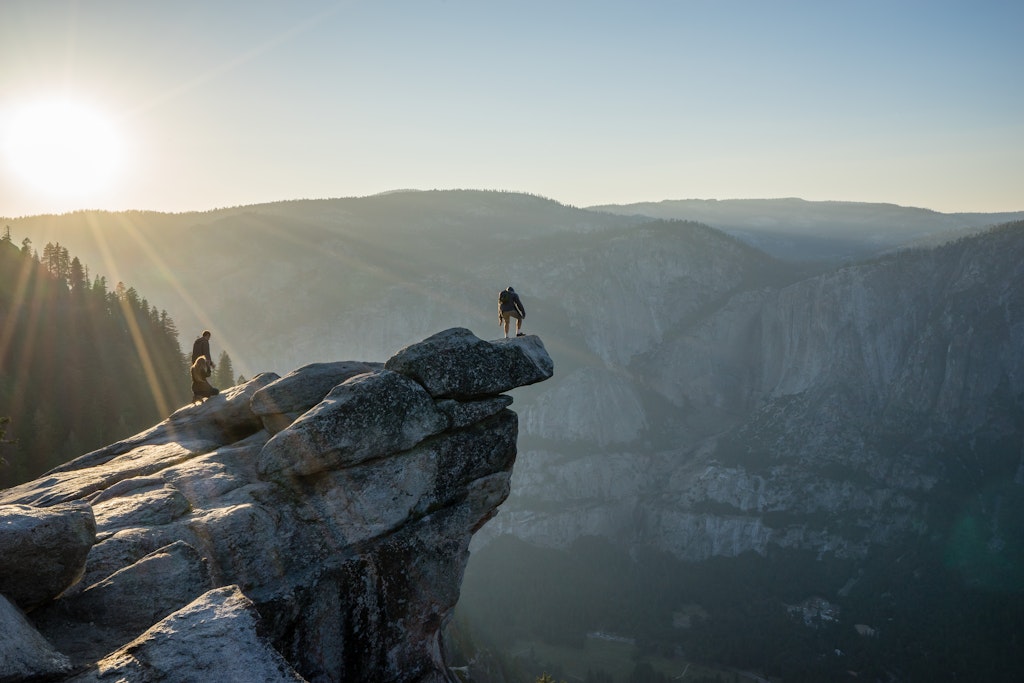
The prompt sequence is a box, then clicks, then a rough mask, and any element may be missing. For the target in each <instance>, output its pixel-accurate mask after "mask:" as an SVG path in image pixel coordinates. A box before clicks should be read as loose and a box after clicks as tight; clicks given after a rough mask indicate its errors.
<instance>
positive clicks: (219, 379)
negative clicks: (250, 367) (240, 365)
mask: <svg viewBox="0 0 1024 683" xmlns="http://www.w3.org/2000/svg"><path fill="white" fill-rule="evenodd" d="M212 379H213V386H215V387H217V388H218V389H226V388H228V387H233V386H235V369H234V368H233V367H232V366H231V356H229V355H228V352H227V351H221V352H220V358H218V359H217V369H216V370H215V371H214V373H213V378H212Z"/></svg>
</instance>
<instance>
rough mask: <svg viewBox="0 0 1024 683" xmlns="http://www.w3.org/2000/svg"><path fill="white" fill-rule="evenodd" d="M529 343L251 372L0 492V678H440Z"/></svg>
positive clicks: (505, 470) (504, 469)
mask: <svg viewBox="0 0 1024 683" xmlns="http://www.w3.org/2000/svg"><path fill="white" fill-rule="evenodd" d="M552 371H553V364H552V362H551V358H550V356H549V355H548V353H547V351H546V350H545V348H544V345H543V343H542V342H541V341H540V339H539V338H537V337H535V336H527V337H523V338H519V339H511V340H499V341H496V342H485V341H481V340H480V339H478V338H477V337H475V336H474V335H473V334H472V333H470V332H469V331H468V330H465V329H461V328H456V329H450V330H447V331H445V332H441V333H438V334H436V335H433V336H431V337H430V338H428V339H426V340H424V341H423V342H420V343H418V344H414V345H411V346H409V347H406V348H404V349H402V350H401V351H399V352H398V353H397V354H395V355H394V356H392V357H391V358H390V359H389V360H388V361H387V362H386V363H364V362H351V361H349V362H337V363H318V364H313V365H308V366H304V367H302V368H300V369H298V370H296V371H294V372H292V373H290V374H288V375H285V376H283V377H279V376H277V375H275V374H273V373H265V374H261V375H258V376H257V377H255V378H254V379H252V380H251V381H249V382H248V383H246V384H244V385H240V386H237V387H233V388H230V389H228V390H226V391H224V392H223V393H222V394H221V395H219V396H216V397H214V398H212V399H208V400H207V401H205V402H204V403H201V404H198V405H190V406H186V407H184V408H181V409H180V410H178V411H176V412H175V413H174V414H173V415H171V416H170V417H169V418H168V419H167V420H165V421H164V422H162V423H160V424H158V425H156V426H154V427H152V428H151V429H149V430H147V431H145V432H143V433H140V434H138V435H136V436H134V437H131V438H129V439H125V440H124V441H121V442H118V443H115V444H112V445H110V446H108V447H106V448H103V449H100V450H97V451H94V452H92V453H88V454H86V455H83V456H81V457H80V458H78V459H76V460H74V461H72V462H69V463H67V464H66V465H64V466H62V467H60V468H58V469H55V470H53V471H51V472H49V473H47V474H46V475H44V476H43V477H41V478H39V479H37V480H35V481H32V482H28V483H26V484H23V485H20V486H17V487H14V488H11V489H7V490H4V491H0V631H2V632H3V633H4V639H3V641H2V642H0V681H15V680H32V679H36V680H58V681H62V680H66V681H75V682H76V683H86V682H87V681H104V680H132V681H157V680H159V681H186V680H189V681H191V680H198V679H199V678H201V679H203V680H221V681H254V680H261V681H298V680H308V681H341V680H374V681H447V680H452V676H451V674H450V673H449V672H448V670H447V668H446V665H445V662H444V656H443V650H442V644H441V632H442V628H443V626H444V625H445V623H446V622H447V620H448V619H449V618H450V615H451V612H452V609H453V608H454V606H455V603H456V601H457V599H458V596H459V588H460V583H461V580H462V575H463V571H464V568H465V564H466V561H467V558H468V546H469V542H470V538H471V537H472V535H473V534H474V532H476V531H477V530H478V529H479V528H480V526H481V525H483V524H484V523H485V522H486V521H487V520H488V519H490V518H491V517H492V516H493V515H494V514H495V512H496V509H497V507H498V505H500V504H501V503H502V501H503V500H504V499H505V498H506V496H507V495H508V492H509V478H510V475H511V472H512V466H513V462H514V461H515V457H516V437H517V432H518V421H517V416H516V414H515V413H513V412H512V411H511V410H509V409H508V406H509V405H510V404H511V403H512V399H511V397H509V396H507V395H505V393H504V392H506V391H508V390H510V389H512V388H515V387H517V386H523V385H527V384H532V383H535V382H540V381H543V380H545V379H547V378H549V377H551V376H552Z"/></svg>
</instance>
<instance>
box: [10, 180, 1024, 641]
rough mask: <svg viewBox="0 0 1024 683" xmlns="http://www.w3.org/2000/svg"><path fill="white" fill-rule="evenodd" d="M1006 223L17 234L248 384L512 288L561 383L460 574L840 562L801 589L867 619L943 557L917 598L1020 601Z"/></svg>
mask: <svg viewBox="0 0 1024 683" xmlns="http://www.w3.org/2000/svg"><path fill="white" fill-rule="evenodd" d="M1022 219H1024V212H1019V213H1011V214H939V213H935V212H932V211H926V210H923V209H911V208H904V207H898V206H893V205H881V204H855V203H842V202H806V201H802V200H798V199H781V200H735V201H719V202H713V201H701V200H682V201H667V202H661V203H657V204H643V205H630V206H604V207H592V208H590V209H575V208H571V207H567V206H564V205H561V204H559V203H557V202H554V201H551V200H547V199H543V198H539V197H535V196H529V195H521V194H514V193H499V192H477V191H445V192H441V191H437V192H414V191H410V192H397V193H391V194H387V195H379V196H374V197H365V198H358V199H334V200H317V201H295V202H280V203H275V204H265V205H257V206H248V207H237V208H232V209H222V210H217V211H210V212H205V213H187V214H174V215H168V214H154V213H142V212H131V213H95V212H81V213H74V214H68V215H63V216H41V217H32V218H24V219H18V220H13V221H8V223H9V224H10V226H11V231H12V234H13V236H14V239H15V241H19V240H20V239H21V238H22V237H25V236H27V237H29V238H31V240H32V242H33V244H35V245H36V246H37V247H38V248H41V247H42V245H43V244H44V243H45V242H46V241H59V242H60V243H61V244H62V245H63V246H66V247H67V248H68V249H69V250H70V251H71V252H72V253H74V254H76V255H78V256H79V257H80V258H81V259H82V261H83V262H85V263H87V264H89V265H90V266H91V267H92V268H93V270H94V271H95V272H96V273H100V274H103V275H105V276H106V277H108V279H109V280H111V281H116V280H124V281H125V282H126V283H127V284H129V285H133V286H135V287H137V288H138V290H139V291H140V292H142V293H143V294H144V295H145V296H147V297H149V300H150V302H151V303H152V304H154V305H156V306H157V307H158V308H161V309H166V310H167V311H168V312H169V314H170V315H171V317H172V318H174V320H175V321H176V322H177V323H178V327H179V329H180V330H181V331H182V334H183V337H184V340H183V341H184V342H185V343H186V344H187V343H188V342H190V341H191V339H192V336H193V335H194V334H196V333H198V332H199V331H200V330H201V329H203V328H209V329H211V330H213V332H214V337H213V347H214V353H217V350H218V349H219V348H227V350H228V351H229V353H230V354H231V356H232V359H233V360H234V362H235V366H236V369H238V370H239V371H241V372H242V373H244V374H246V375H247V376H251V375H252V374H253V373H256V372H260V371H263V370H273V371H276V372H279V373H282V374H283V373H284V372H288V371H290V370H292V369H294V368H295V367H298V366H300V365H303V364H306V363H311V362H315V361H336V360H348V359H357V360H383V359H384V358H387V357H389V356H390V355H392V354H393V353H394V352H395V351H397V350H398V349H399V348H401V347H402V346H404V345H406V344H408V343H411V342H412V341H415V340H418V339H422V338H424V337H426V336H429V335H430V334H433V333H434V332H437V331H439V330H442V329H446V328H450V327H456V326H457V327H467V328H469V329H471V330H473V331H474V332H475V333H476V334H477V335H478V336H480V337H482V338H485V339H486V338H495V337H497V336H500V331H499V328H498V325H497V314H496V296H497V292H498V291H499V290H500V289H502V288H504V287H506V286H508V285H513V286H515V287H516V289H517V291H519V292H520V293H521V294H522V296H523V300H524V302H525V305H526V308H527V317H526V321H525V329H526V331H528V332H530V333H535V334H538V335H540V337H541V338H542V339H543V340H544V343H545V345H546V347H547V349H548V351H549V353H550V354H551V356H552V358H553V359H554V362H555V376H554V378H552V379H551V380H549V381H548V382H545V383H544V384H543V385H541V386H536V387H523V388H521V389H518V390H516V393H515V399H516V403H515V404H514V405H513V409H514V410H516V411H517V412H518V413H519V416H520V439H519V445H520V454H519V459H518V462H517V463H516V466H515V470H514V474H513V479H512V486H513V490H512V495H511V497H510V498H509V500H508V501H507V502H506V503H505V504H504V505H503V506H502V508H501V510H500V511H499V513H498V515H497V516H496V517H495V518H494V519H493V520H492V521H491V522H489V523H488V525H487V526H486V527H484V529H483V530H482V532H481V533H480V534H479V535H478V540H477V541H476V547H475V549H474V550H475V551H476V552H480V551H483V550H485V549H486V548H487V547H489V546H491V544H493V543H494V541H495V540H497V539H498V538H499V537H500V536H501V535H506V536H507V535H511V536H515V537H516V538H518V539H521V540H523V541H526V542H528V543H529V544H531V545H533V546H535V547H544V548H551V549H568V548H570V547H572V546H573V544H574V543H575V542H577V541H578V540H579V539H581V538H587V537H595V536H596V537H600V538H603V539H606V540H607V541H608V542H609V543H612V544H613V545H615V546H616V547H619V548H621V549H622V550H623V552H627V553H632V552H633V551H634V550H635V549H637V548H640V547H649V548H655V549H657V550H659V551H663V552H667V553H669V554H671V555H672V556H673V557H677V558H680V559H685V560H687V561H690V562H707V561H710V560H712V559H713V558H741V557H744V556H746V555H748V554H751V553H754V554H758V555H760V556H763V557H770V556H771V554H772V553H773V552H776V551H780V550H782V551H787V552H802V553H807V554H808V555H807V556H808V558H809V560H808V562H811V563H812V564H813V562H814V561H815V560H814V558H815V557H817V558H819V559H820V558H822V557H833V558H839V559H841V560H842V561H843V562H848V563H852V564H849V565H844V566H846V567H847V569H849V570H850V571H852V572H854V574H843V575H841V576H832V577H830V578H829V579H828V581H827V582H826V584H827V585H826V584H821V585H820V586H819V587H818V588H815V591H817V592H818V593H823V592H824V593H828V595H829V597H830V598H831V599H832V600H835V601H836V602H838V603H843V601H844V600H846V601H855V602H856V601H860V602H859V603H857V604H859V605H862V606H863V605H867V604H870V605H871V606H872V607H871V609H875V608H878V610H880V611H878V612H877V613H878V614H882V613H886V610H889V613H891V612H892V610H897V611H898V610H899V609H902V608H898V607H895V606H894V604H895V603H894V602H893V601H892V600H891V599H890V598H884V597H881V596H882V594H883V593H885V592H886V591H889V592H890V593H892V592H893V591H896V590H897V589H896V588H895V587H893V586H890V587H889V588H886V587H885V581H886V579H885V572H882V573H880V574H876V573H874V572H876V568H872V567H874V565H870V562H871V561H872V557H874V553H876V551H879V549H881V550H884V549H892V548H902V547H905V546H907V545H908V544H911V545H921V544H924V545H926V546H928V547H929V548H933V549H935V556H938V557H942V556H943V552H945V550H943V549H944V548H946V544H951V545H949V548H950V550H949V553H952V555H949V554H947V555H946V557H951V558H952V559H951V560H950V561H951V562H953V563H954V564H953V565H951V566H955V567H956V569H955V570H953V569H949V567H948V566H942V565H941V563H936V562H932V561H931V560H929V561H928V562H924V561H922V563H921V564H920V565H919V566H917V568H916V569H915V571H917V572H918V574H917V575H918V576H938V575H940V574H942V575H943V576H945V574H943V572H953V571H955V572H960V573H957V574H956V576H958V577H959V576H962V577H963V584H962V585H963V586H968V587H970V586H976V587H977V586H984V587H985V589H986V590H991V591H1004V590H1006V589H1007V588H1006V587H1007V586H1008V585H1013V584H1014V582H1015V581H1016V582H1018V583H1017V584H1016V585H1018V586H1019V585H1021V584H1020V583H1019V582H1020V581H1021V580H1022V576H1021V574H1020V572H1019V570H1018V569H1015V567H1017V568H1019V567H1020V566H1024V564H1022V563H1021V561H1022V560H1024V530H1022V528H1021V526H1020V523H1019V518H1018V517H1017V516H1016V515H1017V511H1019V510H1021V509H1024V503H1022V501H1024V495H1022V493H1021V491H1022V490H1024V474H1022V472H1024V460H1022V459H1021V452H1020V444H1021V443H1022V442H1024V223H1022V222H1020V221H1021V220H1022ZM1011 221H1016V222H1011ZM995 224H999V226H998V227H995V228H992V227H991V226H993V225H995ZM965 530H966V531H965ZM957 534H960V535H959V536H957ZM964 534H967V536H964ZM953 538H956V539H959V540H958V541H957V544H953V542H952V541H951V540H950V539H953ZM954 546H955V547H954ZM964 548H970V549H974V550H971V551H970V552H971V553H973V554H962V555H957V553H960V552H962V553H967V552H968V551H967V550H964ZM975 550H976V551H977V552H974V551H975ZM630 556H631V557H632V556H633V555H630ZM929 557H932V555H929ZM858 563H860V564H858ZM497 564H500V563H497ZM812 564H807V565H803V566H804V568H805V569H807V570H808V571H810V569H809V568H810V567H811V566H812ZM886 566H887V567H889V569H887V570H886V571H890V570H891V569H892V568H891V565H886ZM851 567H852V568H851ZM467 571H468V575H472V574H473V572H474V571H475V570H474V563H473V562H470V566H469V569H468V570H467ZM844 571H845V570H844ZM857 571H860V572H861V573H862V574H861V576H862V577H864V578H863V580H862V581H860V583H858V579H857V578H856V577H857V576H858V575H857V574H856V572H857ZM892 571H895V570H892ZM922 572H923V573H922ZM894 575H895V574H894ZM899 575H900V576H901V577H903V576H906V575H907V574H904V573H902V570H901V572H899ZM868 579H870V580H868ZM875 579H877V580H875ZM830 582H831V583H830ZM851 582H852V583H851ZM848 583H849V585H850V586H856V585H859V586H861V587H862V588H860V589H858V588H853V587H846V588H844V586H846V584H848ZM868 586H870V587H871V588H870V589H869V588H868ZM841 589H842V590H844V591H845V592H844V593H842V595H841V594H840V591H841ZM808 590H810V589H808ZM957 590H959V589H957ZM964 590H967V589H964ZM972 590H973V589H972ZM858 591H861V592H860V593H858ZM958 595H959V594H958ZM965 595H966V594H965ZM811 597H813V596H812V595H804V596H800V598H801V599H803V598H811ZM968 597H969V596H968ZM880 600H881V601H882V602H885V601H886V600H889V602H888V603H886V604H885V605H882V604H881V603H880V602H879V601H880ZM949 604H954V603H953V602H950V603H949ZM956 604H958V605H959V604H968V605H969V604H972V603H971V601H970V600H969V599H965V601H964V602H963V603H960V602H957V603H956ZM977 604H979V605H980V604H981V603H977ZM847 607H849V605H847ZM865 609H866V608H865ZM868 612H869V613H871V614H875V613H876V612H870V610H869V611H868ZM864 618H865V619H867V618H868V617H864ZM869 626H872V627H878V626H879V625H878V624H869ZM907 628H908V629H910V628H911V627H910V626H908V627H907ZM965 628H966V626H965Z"/></svg>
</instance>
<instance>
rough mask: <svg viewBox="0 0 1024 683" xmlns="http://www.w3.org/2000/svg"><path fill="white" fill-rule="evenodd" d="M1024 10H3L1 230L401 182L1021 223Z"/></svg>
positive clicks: (919, 5)
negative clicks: (896, 209) (70, 215)
mask: <svg viewBox="0 0 1024 683" xmlns="http://www.w3.org/2000/svg"><path fill="white" fill-rule="evenodd" d="M1022 20H1024V5H1022V4H1020V3H1009V2H999V1H995V0H990V1H983V2H978V3H971V4H969V5H967V4H963V3H953V2H901V3H896V4H893V3H883V2H865V3H856V4H855V5H843V4H822V3H817V2H810V1H808V0H799V1H794V2H786V3H770V4H769V3H761V2H756V1H754V0H734V1H728V2H715V3H706V2H696V1H691V2H661V1H659V2H639V3H616V2H605V3H596V4H595V3H582V2H566V3H558V4H556V5H550V4H546V3H538V2H525V3H516V4H515V5H497V4H494V5H492V4H488V3H475V2H469V1H468V0H447V1H441V0H438V1H437V2H426V3H423V2H408V1H405V0H403V1H399V2H381V3H366V2H355V1H353V2H338V1H327V0H318V1H315V2H306V3H302V4H300V5H287V4H278V3H265V4H252V3H241V2H218V3H206V2H199V1H197V0H185V1H183V2H180V3H174V4H173V5H165V4H160V3H134V2H125V1H123V0H93V1H91V2H88V3H79V2H70V1H68V2H57V1H52V2H51V1H47V2H38V1H35V0H33V1H31V2H30V1H28V0H8V1H6V2H4V3H2V4H0V59H2V60H3V63H4V69H3V71H2V73H0V215H3V216H8V217H12V218H13V217H20V216H31V215H39V214H49V213H65V212H68V211H75V210H82V209H86V210H87V209H101V210H111V211H119V210H144V211H150V210H151V211H160V212H171V213H181V212H188V211H207V210H211V209H215V208H223V207H231V206H244V205H250V204H260V203H266V202H275V201H289V200H299V199H320V198H341V197H358V196H368V195H373V194H379V193H382V192H388V191H392V190H394V189H396V188H418V189H423V190H430V189H457V188H470V189H485V190H487V189H489V190H507V191H514V192H523V193H528V194H535V195H540V196H544V197H549V198H552V199H554V200H556V201H558V202H561V203H564V204H567V205H571V206H580V207H585V206H593V205H600V204H631V203H637V202H647V201H661V200H665V199H679V198H705V199H720V200H721V199H730V198H783V197H785V198H789V197H799V198H802V199H805V200H808V201H849V202H866V203H889V204H898V205H901V206H912V207H920V208H926V209H931V210H934V211H938V212H942V213H961V212H983V213H995V212H1004V211H1018V210H1021V209H1022V208H1024V207H1022V205H1021V198H1020V187H1022V186H1024V171H1022V170H1021V168H1020V165H1019V163H1018V157H1019V152H1020V150H1021V149H1022V148H1024V121H1022V119H1021V118H1020V116H1019V112H1020V111H1021V109H1022V105H1024V85H1022V84H1021V81H1020V79H1019V74H1020V72H1021V69H1022V67H1024V47H1022V46H1021V43H1020V41H1019V40H1017V36H1016V32H1017V28H1018V27H1019V26H1020V25H1021V24H1022Z"/></svg>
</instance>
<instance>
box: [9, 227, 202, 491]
mask: <svg viewBox="0 0 1024 683" xmlns="http://www.w3.org/2000/svg"><path fill="white" fill-rule="evenodd" d="M185 360H186V359H185V357H184V356H183V355H182V353H181V349H180V347H179V344H178V332H177V329H176V327H175V325H174V321H173V320H172V319H171V318H170V317H169V316H168V315H167V312H166V311H158V310H157V309H156V308H155V307H153V306H151V305H150V304H149V302H148V301H147V300H146V299H145V298H143V297H142V296H140V294H139V293H138V292H137V291H136V290H135V289H134V288H132V287H127V286H125V284H124V283H121V282H119V283H117V284H116V285H115V286H114V287H113V289H112V290H111V289H109V288H108V284H107V281H106V278H104V277H100V276H96V277H94V278H92V279H91V280H90V275H89V270H88V267H87V266H86V265H85V264H83V263H82V262H81V261H80V260H79V259H78V257H73V256H72V255H71V254H70V253H69V252H68V250H67V249H66V248H64V247H62V246H61V245H60V244H55V243H48V244H46V246H45V247H44V248H43V252H42V255H41V256H40V255H39V254H38V252H37V251H36V250H35V249H33V246H32V244H31V242H30V241H29V240H28V239H25V240H24V241H23V242H22V244H21V247H20V248H19V247H18V246H17V245H16V244H15V243H14V241H13V240H12V238H11V234H10V232H9V231H7V232H5V233H4V235H3V238H2V239H0V416H2V417H6V418H9V419H10V421H9V422H8V423H7V433H6V439H7V440H8V441H9V442H10V443H6V444H3V445H2V446H0V448H2V450H0V455H2V457H3V460H4V461H5V462H4V463H0V487H7V486H11V485H13V484H15V483H19V482H22V481H25V480H27V479H30V478H33V477H36V476H39V475H40V474H41V473H43V472H46V471H47V470H49V469H51V468H53V467H54V466H56V465H58V464H61V463H63V462H65V461H67V460H69V459H70V458H73V457H75V456H78V455H81V454H83V453H86V452H88V451H90V450H93V449H95V448H98V447H100V446H103V445H106V444H108V443H111V442H113V441H116V440H118V439H121V438H123V437H125V436H129V435H131V434H133V433H135V432H137V431H139V430H141V429H144V428H146V427H148V426H150V425H152V424H153V423H154V422H158V421H160V420H162V419H163V418H164V417H166V416H167V415H168V414H169V413H170V412H171V411H173V410H175V409H176V408H178V407H179V406H181V405H183V404H184V403H185V402H186V401H187V400H189V399H190V398H191V394H190V393H189V379H188V369H187V365H186V362H185Z"/></svg>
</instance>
